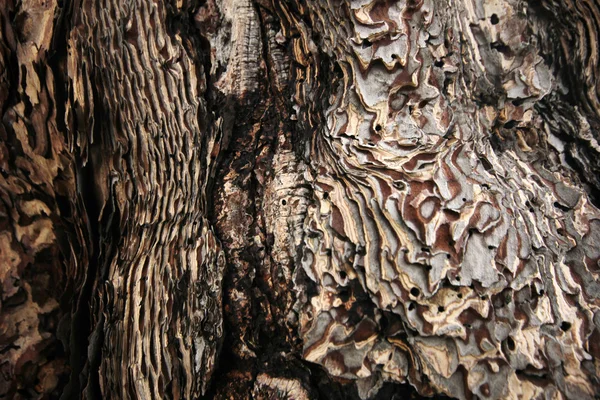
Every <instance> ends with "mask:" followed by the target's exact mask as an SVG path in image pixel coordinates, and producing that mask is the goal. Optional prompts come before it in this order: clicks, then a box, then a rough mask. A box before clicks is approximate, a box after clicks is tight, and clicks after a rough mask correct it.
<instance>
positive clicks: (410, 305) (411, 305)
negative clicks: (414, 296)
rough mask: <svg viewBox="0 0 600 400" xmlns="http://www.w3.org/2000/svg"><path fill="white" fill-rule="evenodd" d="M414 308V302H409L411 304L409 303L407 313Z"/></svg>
mask: <svg viewBox="0 0 600 400" xmlns="http://www.w3.org/2000/svg"><path fill="white" fill-rule="evenodd" d="M415 307H416V306H415V302H414V301H411V302H410V304H409V305H408V311H412V310H414V309H415Z"/></svg>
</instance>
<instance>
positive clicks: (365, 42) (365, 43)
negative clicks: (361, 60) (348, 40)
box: [362, 39, 373, 49]
mask: <svg viewBox="0 0 600 400" xmlns="http://www.w3.org/2000/svg"><path fill="white" fill-rule="evenodd" d="M372 45H373V43H371V41H370V40H369V39H363V41H362V48H363V49H366V48H367V47H371V46H372Z"/></svg>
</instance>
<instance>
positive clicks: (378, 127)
mask: <svg viewBox="0 0 600 400" xmlns="http://www.w3.org/2000/svg"><path fill="white" fill-rule="evenodd" d="M375 130H376V131H377V132H379V131H380V130H381V125H379V124H377V125H375Z"/></svg>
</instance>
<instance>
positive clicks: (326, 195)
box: [323, 192, 329, 200]
mask: <svg viewBox="0 0 600 400" xmlns="http://www.w3.org/2000/svg"><path fill="white" fill-rule="evenodd" d="M323 198H324V199H325V200H327V199H328V198H329V193H327V192H325V193H323Z"/></svg>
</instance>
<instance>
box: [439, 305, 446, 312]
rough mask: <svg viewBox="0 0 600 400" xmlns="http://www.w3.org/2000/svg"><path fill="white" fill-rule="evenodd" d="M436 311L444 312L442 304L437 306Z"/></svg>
mask: <svg viewBox="0 0 600 400" xmlns="http://www.w3.org/2000/svg"><path fill="white" fill-rule="evenodd" d="M438 311H439V312H444V311H446V309H445V308H444V306H438Z"/></svg>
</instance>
